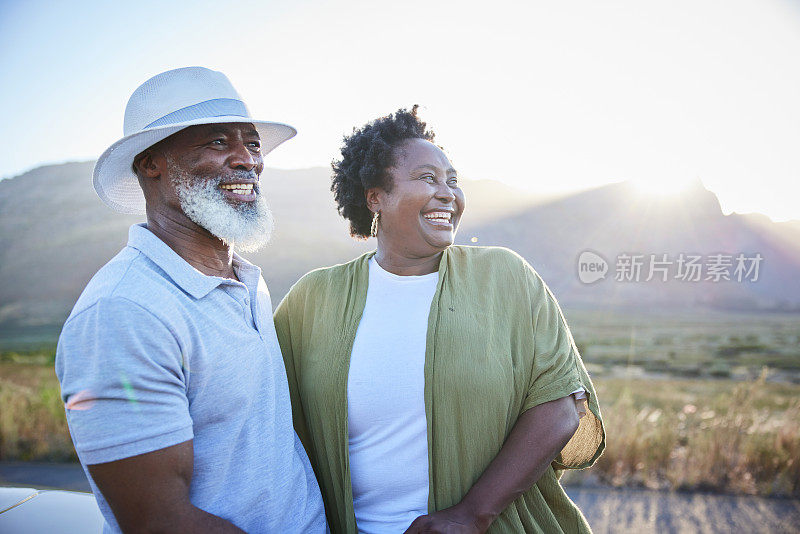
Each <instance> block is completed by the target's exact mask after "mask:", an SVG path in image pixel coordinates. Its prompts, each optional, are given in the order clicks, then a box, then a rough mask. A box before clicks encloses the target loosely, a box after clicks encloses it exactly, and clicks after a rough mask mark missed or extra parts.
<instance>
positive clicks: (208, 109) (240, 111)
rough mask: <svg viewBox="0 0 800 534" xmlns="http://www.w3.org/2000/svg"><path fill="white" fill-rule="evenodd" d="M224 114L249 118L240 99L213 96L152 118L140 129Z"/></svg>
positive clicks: (222, 115)
mask: <svg viewBox="0 0 800 534" xmlns="http://www.w3.org/2000/svg"><path fill="white" fill-rule="evenodd" d="M226 115H233V116H236V117H247V118H250V115H249V113H248V112H247V108H246V107H245V105H244V103H243V102H242V101H241V100H236V99H234V98H215V99H213V100H206V101H205V102H200V103H198V104H192V105H191V106H186V107H185V108H181V109H179V110H177V111H173V112H172V113H168V114H167V115H164V116H163V117H161V118H160V119H156V120H154V121H153V122H151V123H150V124H148V125H147V126H145V127H144V128H142V130H146V129H147V128H157V127H159V126H170V125H173V124H179V123H181V122H188V121H193V120H196V119H208V118H211V117H224V116H226Z"/></svg>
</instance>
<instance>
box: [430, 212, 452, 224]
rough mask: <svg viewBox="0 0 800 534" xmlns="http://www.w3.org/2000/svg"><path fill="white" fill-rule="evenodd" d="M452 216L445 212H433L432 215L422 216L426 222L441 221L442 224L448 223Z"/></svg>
mask: <svg viewBox="0 0 800 534" xmlns="http://www.w3.org/2000/svg"><path fill="white" fill-rule="evenodd" d="M452 216H453V214H452V213H449V212H447V211H435V212H433V213H426V214H425V215H423V217H425V218H426V219H428V220H431V221H442V222H450V218H451V217H452Z"/></svg>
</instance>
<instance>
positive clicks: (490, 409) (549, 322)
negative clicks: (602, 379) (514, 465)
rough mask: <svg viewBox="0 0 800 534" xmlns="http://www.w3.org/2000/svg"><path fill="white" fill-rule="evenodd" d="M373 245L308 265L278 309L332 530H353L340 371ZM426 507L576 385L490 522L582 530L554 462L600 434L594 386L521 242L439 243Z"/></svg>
mask: <svg viewBox="0 0 800 534" xmlns="http://www.w3.org/2000/svg"><path fill="white" fill-rule="evenodd" d="M373 254H374V252H371V253H368V254H364V255H363V256H361V257H359V258H356V259H355V260H353V261H351V262H349V263H345V264H342V265H336V266H333V267H329V268H325V269H318V270H316V271H312V272H310V273H308V274H307V275H305V276H304V277H303V278H302V279H301V280H300V281H298V282H297V283H296V284H295V285H294V287H292V289H291V290H290V291H289V293H288V294H287V295H286V297H285V298H284V299H283V302H281V304H280V305H279V306H278V308H277V310H276V311H275V327H276V330H277V333H278V340H279V341H280V345H281V350H282V351H283V357H284V359H285V363H286V373H287V376H288V379H289V389H290V391H291V395H292V408H293V413H294V424H295V429H296V430H297V433H298V434H299V436H300V439H301V440H302V442H303V445H304V446H305V448H306V451H307V452H308V455H309V458H310V459H311V465H312V466H313V467H314V472H315V473H316V475H317V479H318V480H319V484H320V488H321V489H322V496H323V500H324V501H325V510H326V514H327V517H328V522H329V525H330V528H331V532H333V533H334V534H337V533H355V532H357V527H356V520H355V515H354V512H353V491H352V487H351V485H350V467H349V459H348V448H347V447H348V444H347V437H348V432H347V376H348V368H349V364H350V353H351V351H352V348H353V340H354V339H355V335H356V330H357V328H358V325H359V322H360V320H361V314H362V312H363V310H364V305H365V303H366V297H367V284H368V281H369V267H368V260H369V258H370V257H371V256H372V255H373ZM424 372H425V411H426V416H427V423H428V465H429V479H430V488H429V501H428V510H429V512H432V511H436V510H441V509H443V508H447V507H449V506H452V505H454V504H456V503H458V502H459V501H460V500H461V498H462V497H463V496H464V495H465V494H466V492H467V491H468V490H469V489H470V488H471V487H472V485H473V484H474V483H475V481H476V480H477V479H478V477H480V475H481V473H482V472H483V471H484V469H485V468H486V467H487V466H488V465H489V463H490V462H491V461H492V460H493V459H494V457H495V456H496V455H497V453H498V451H499V450H500V448H501V447H502V446H503V442H504V441H505V438H506V437H507V436H508V434H509V433H510V432H511V429H512V427H513V426H514V424H515V423H516V421H517V418H518V417H519V415H520V414H521V413H523V412H524V411H525V410H527V409H529V408H531V407H533V406H536V405H538V404H542V403H544V402H548V401H552V400H555V399H559V398H562V397H565V396H567V395H569V394H570V393H572V392H573V391H575V390H577V389H578V388H580V387H583V388H584V389H585V390H586V391H587V392H588V396H589V402H588V405H589V411H588V413H587V415H586V417H583V418H582V419H581V423H580V426H579V428H578V431H577V432H576V433H575V435H574V437H573V438H572V439H571V440H570V442H569V443H568V444H567V446H566V447H565V448H564V450H562V451H561V453H560V454H559V456H558V457H557V458H556V460H555V461H554V462H553V465H552V466H551V467H550V468H548V470H547V471H546V473H545V475H544V476H542V478H541V479H540V480H539V481H538V482H537V483H536V484H535V485H534V486H533V487H532V488H531V489H530V490H528V491H527V492H525V493H524V494H523V495H522V496H521V497H519V498H518V499H516V500H515V501H514V502H512V503H511V504H510V505H509V506H508V508H506V510H505V511H504V512H503V513H502V514H501V515H500V516H499V517H498V518H497V519H496V520H495V522H494V523H493V524H492V526H491V528H490V529H489V532H492V533H514V534H517V533H520V532H548V533H551V532H589V531H590V529H589V526H588V525H587V523H586V520H585V519H584V518H583V515H582V514H581V513H580V511H579V510H578V508H577V507H576V506H575V505H574V504H573V503H572V501H570V499H569V498H568V497H567V495H566V493H565V492H564V490H563V488H562V487H561V485H560V484H559V482H558V474H557V472H556V470H560V469H565V468H568V469H580V468H584V467H589V466H590V465H592V464H593V463H594V462H595V460H597V458H598V457H599V456H600V454H601V452H602V451H603V448H604V447H605V432H604V430H603V424H602V420H601V417H600V408H599V406H598V404H597V397H596V395H595V391H594V387H593V386H592V382H591V380H590V379H589V376H588V375H587V373H586V369H585V368H584V366H583V362H582V361H581V357H580V355H579V354H578V351H577V349H576V347H575V343H574V341H573V339H572V335H571V334H570V331H569V328H568V327H567V323H566V321H565V320H564V316H563V314H562V312H561V309H560V308H559V306H558V303H557V302H556V299H555V298H554V297H553V295H552V293H551V292H550V290H549V288H548V287H547V286H546V285H545V283H544V282H543V281H542V279H541V278H540V277H539V275H538V274H537V273H536V272H535V271H534V270H533V268H532V267H531V266H530V265H528V263H527V262H526V261H525V260H524V259H522V258H521V257H520V256H518V255H517V254H515V253H514V252H511V251H510V250H507V249H503V248H494V247H491V248H489V247H465V246H452V247H449V248H448V249H447V250H445V252H444V253H443V254H442V259H441V262H440V264H439V283H438V285H437V288H436V293H435V295H434V297H433V302H432V303H431V311H430V315H429V319H428V333H427V348H426V353H425V371H424Z"/></svg>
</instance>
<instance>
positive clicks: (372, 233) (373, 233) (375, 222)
mask: <svg viewBox="0 0 800 534" xmlns="http://www.w3.org/2000/svg"><path fill="white" fill-rule="evenodd" d="M380 216H381V212H379V211H376V212H375V215H373V216H372V226H370V228H369V235H370V236H371V237H378V219H379V218H380Z"/></svg>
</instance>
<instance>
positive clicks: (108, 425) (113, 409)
mask: <svg viewBox="0 0 800 534" xmlns="http://www.w3.org/2000/svg"><path fill="white" fill-rule="evenodd" d="M186 365H187V364H186V356H185V355H184V354H183V353H182V351H181V347H180V346H179V343H178V341H177V340H176V338H175V336H174V335H173V334H172V333H171V332H170V330H169V329H168V328H167V326H166V325H165V324H164V323H163V322H162V321H160V320H159V319H158V318H156V317H155V316H154V315H153V314H152V313H150V312H149V311H147V310H145V309H144V308H142V307H141V306H139V305H138V304H136V303H134V302H132V301H130V300H127V299H124V298H105V299H100V300H99V301H98V302H97V303H96V304H94V305H93V306H91V307H90V308H88V309H86V310H84V311H82V312H81V313H79V314H78V315H76V316H74V317H71V318H70V319H69V320H68V321H67V323H66V324H65V325H64V330H63V331H62V333H61V337H60V339H59V343H58V349H57V352H56V373H57V375H58V378H59V381H60V382H61V396H62V400H63V401H64V404H65V409H66V413H67V422H68V424H69V429H70V434H71V435H72V440H73V442H74V444H75V449H76V451H77V452H78V455H79V456H80V458H81V460H82V461H83V462H84V463H85V464H90V465H91V464H97V463H104V462H111V461H115V460H120V459H122V458H127V457H130V456H136V455H138V454H144V453H147V452H152V451H155V450H158V449H163V448H165V447H170V446H172V445H177V444H178V443H182V442H184V441H187V440H190V439H192V438H193V432H192V419H191V417H190V415H189V402H188V398H187V396H186V386H185V377H184V368H185V366H186Z"/></svg>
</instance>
